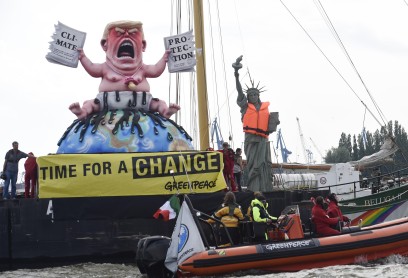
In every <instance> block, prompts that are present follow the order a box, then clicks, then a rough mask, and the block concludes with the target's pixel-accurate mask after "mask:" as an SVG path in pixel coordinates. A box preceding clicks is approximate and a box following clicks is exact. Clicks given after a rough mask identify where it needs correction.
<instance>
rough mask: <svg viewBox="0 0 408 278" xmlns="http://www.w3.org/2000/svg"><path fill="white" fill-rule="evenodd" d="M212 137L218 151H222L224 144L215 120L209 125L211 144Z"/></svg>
mask: <svg viewBox="0 0 408 278" xmlns="http://www.w3.org/2000/svg"><path fill="white" fill-rule="evenodd" d="M214 135H215V137H216V140H217V148H218V150H222V144H223V143H224V139H222V134H221V129H220V126H219V125H218V122H217V118H215V119H214V121H213V123H212V124H211V142H214Z"/></svg>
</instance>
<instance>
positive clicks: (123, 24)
mask: <svg viewBox="0 0 408 278" xmlns="http://www.w3.org/2000/svg"><path fill="white" fill-rule="evenodd" d="M115 27H119V28H129V29H130V28H137V29H138V30H139V31H140V32H141V33H142V40H144V39H145V38H144V32H143V23H142V22H141V21H131V20H119V21H113V22H111V23H108V24H107V25H106V27H105V30H104V31H103V35H102V39H101V44H102V45H103V44H104V43H105V41H106V39H107V38H108V34H109V30H110V29H112V28H115Z"/></svg>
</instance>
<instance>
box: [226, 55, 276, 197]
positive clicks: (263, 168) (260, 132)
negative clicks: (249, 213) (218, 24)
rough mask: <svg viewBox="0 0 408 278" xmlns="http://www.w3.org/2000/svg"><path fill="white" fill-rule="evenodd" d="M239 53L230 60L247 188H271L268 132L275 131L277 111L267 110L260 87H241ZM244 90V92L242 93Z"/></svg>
mask: <svg viewBox="0 0 408 278" xmlns="http://www.w3.org/2000/svg"><path fill="white" fill-rule="evenodd" d="M241 61H242V56H240V57H238V58H237V60H236V61H235V63H233V64H232V67H233V68H234V70H235V72H234V75H235V82H236V88H237V91H238V98H237V104H238V106H239V107H240V108H241V121H242V125H243V131H244V132H245V141H244V153H245V156H246V159H247V166H246V170H247V171H248V179H247V181H246V183H247V184H246V185H247V188H248V190H251V191H253V192H255V191H262V192H267V191H272V180H273V174H272V160H271V147H270V143H269V134H271V133H272V132H274V131H276V127H277V125H278V124H279V114H278V113H277V112H272V113H269V102H262V101H261V99H260V97H259V95H260V93H261V92H263V87H262V88H258V87H259V83H258V85H257V86H255V85H254V81H253V80H251V87H250V88H249V87H248V86H246V87H247V89H246V90H245V91H243V90H242V86H241V83H240V81H239V73H238V71H239V70H240V69H241V68H242V64H241ZM244 93H246V95H245V94H244Z"/></svg>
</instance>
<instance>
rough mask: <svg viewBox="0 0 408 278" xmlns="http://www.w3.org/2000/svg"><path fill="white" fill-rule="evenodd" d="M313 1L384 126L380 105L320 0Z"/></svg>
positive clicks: (385, 121) (384, 120)
mask: <svg viewBox="0 0 408 278" xmlns="http://www.w3.org/2000/svg"><path fill="white" fill-rule="evenodd" d="M314 2H315V4H316V7H317V9H318V10H319V12H320V14H321V15H322V17H323V19H324V20H325V22H326V25H327V26H328V27H329V29H330V31H331V33H332V34H333V37H334V38H335V39H336V41H337V43H338V44H339V45H340V47H341V49H342V50H343V53H344V55H345V56H346V57H347V59H348V61H349V62H350V64H351V66H352V67H353V69H354V71H355V72H356V74H357V76H358V78H359V79H360V81H361V83H362V84H363V86H364V88H365V90H366V91H367V93H368V95H369V97H370V99H371V101H372V102H373V104H374V106H375V108H376V109H377V112H378V114H379V116H380V117H381V119H382V121H383V123H384V126H385V125H386V123H387V120H386V119H384V118H385V116H384V114H383V113H382V111H381V109H380V107H379V106H378V104H377V102H376V101H375V100H374V97H373V96H372V94H371V93H370V90H369V89H368V87H367V85H366V84H365V82H364V80H363V78H362V77H361V75H360V73H359V71H358V70H357V68H356V66H355V64H354V62H353V60H352V59H351V57H350V55H349V53H348V52H347V49H346V47H345V46H344V44H343V42H342V40H341V39H340V37H339V35H338V33H337V31H336V29H335V28H334V26H333V24H332V22H331V20H330V18H329V16H328V15H327V13H326V11H325V9H324V7H323V5H322V3H321V2H320V0H315V1H314Z"/></svg>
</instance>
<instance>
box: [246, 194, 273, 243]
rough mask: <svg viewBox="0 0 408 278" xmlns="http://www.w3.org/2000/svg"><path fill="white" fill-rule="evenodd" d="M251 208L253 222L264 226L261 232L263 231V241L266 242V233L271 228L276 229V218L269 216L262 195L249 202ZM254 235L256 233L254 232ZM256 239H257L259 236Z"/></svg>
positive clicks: (266, 203)
mask: <svg viewBox="0 0 408 278" xmlns="http://www.w3.org/2000/svg"><path fill="white" fill-rule="evenodd" d="M251 208H252V209H251V213H252V219H253V222H256V223H261V224H263V225H264V226H263V228H262V231H264V239H265V240H268V234H267V231H268V230H269V229H271V228H272V229H274V228H276V225H275V223H276V222H277V218H276V217H274V216H271V215H270V214H269V212H268V202H267V201H266V198H265V196H264V195H263V194H262V193H261V194H259V195H257V196H256V197H255V199H254V200H252V201H251ZM254 225H255V224H254ZM254 228H255V227H254ZM262 233H263V232H262ZM255 234H258V233H257V232H256V233H255ZM256 237H259V234H258V235H257V236H256Z"/></svg>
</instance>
